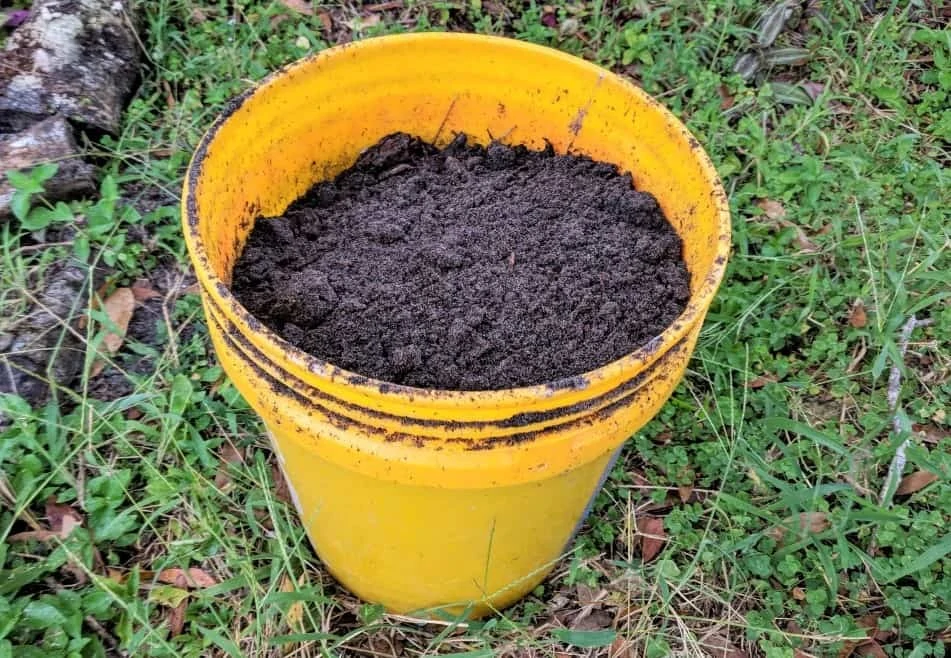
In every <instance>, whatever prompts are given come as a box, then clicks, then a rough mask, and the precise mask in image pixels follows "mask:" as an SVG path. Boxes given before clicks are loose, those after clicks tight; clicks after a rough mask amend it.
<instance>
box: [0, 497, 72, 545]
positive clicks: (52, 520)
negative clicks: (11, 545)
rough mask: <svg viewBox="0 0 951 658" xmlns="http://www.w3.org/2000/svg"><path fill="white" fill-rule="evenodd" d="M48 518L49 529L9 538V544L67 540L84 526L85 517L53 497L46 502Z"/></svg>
mask: <svg viewBox="0 0 951 658" xmlns="http://www.w3.org/2000/svg"><path fill="white" fill-rule="evenodd" d="M46 518H47V521H48V526H49V529H44V528H39V529H36V530H28V531H26V532H18V533H16V534H13V535H10V536H9V537H7V541H9V542H20V541H44V542H45V541H51V540H53V539H61V540H62V539H66V538H67V537H69V536H70V535H71V534H72V533H73V530H75V529H76V528H78V527H80V526H82V524H83V516H82V514H80V513H79V512H77V511H76V510H75V509H73V508H72V507H70V506H69V505H62V504H60V503H57V502H56V499H55V498H54V497H52V496H50V498H49V499H48V500H47V501H46Z"/></svg>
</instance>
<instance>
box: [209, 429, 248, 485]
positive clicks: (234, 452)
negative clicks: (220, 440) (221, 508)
mask: <svg viewBox="0 0 951 658" xmlns="http://www.w3.org/2000/svg"><path fill="white" fill-rule="evenodd" d="M219 457H220V458H221V465H220V466H218V472H217V473H215V486H216V487H217V488H218V489H224V488H225V487H227V486H228V485H229V484H231V475H230V474H229V473H228V465H229V464H243V463H244V451H243V450H238V449H237V448H236V447H234V444H233V443H231V442H230V441H228V442H226V443H225V444H224V445H222V446H221V449H220V450H219Z"/></svg>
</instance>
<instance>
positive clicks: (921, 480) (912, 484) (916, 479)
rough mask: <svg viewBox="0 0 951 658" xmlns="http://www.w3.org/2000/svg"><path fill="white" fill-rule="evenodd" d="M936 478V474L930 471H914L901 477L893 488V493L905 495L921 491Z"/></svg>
mask: <svg viewBox="0 0 951 658" xmlns="http://www.w3.org/2000/svg"><path fill="white" fill-rule="evenodd" d="M937 479H938V476H937V475H935V474H934V473H932V472H931V471H915V472H914V473H911V474H909V475H906V476H905V477H903V478H902V479H901V482H900V483H899V484H898V488H897V489H895V495H896V496H907V495H908V494H913V493H915V492H916V491H921V490H922V489H924V488H925V487H927V486H928V485H929V484H931V483H932V482H934V481H935V480H937Z"/></svg>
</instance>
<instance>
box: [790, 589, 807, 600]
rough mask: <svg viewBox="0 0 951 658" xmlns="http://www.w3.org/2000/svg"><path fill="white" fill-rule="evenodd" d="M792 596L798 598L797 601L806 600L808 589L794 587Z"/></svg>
mask: <svg viewBox="0 0 951 658" xmlns="http://www.w3.org/2000/svg"><path fill="white" fill-rule="evenodd" d="M792 597H793V598H794V599H796V600H797V601H805V600H806V590H804V589H803V588H801V587H793V588H792Z"/></svg>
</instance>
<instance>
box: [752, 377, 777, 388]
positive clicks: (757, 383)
mask: <svg viewBox="0 0 951 658" xmlns="http://www.w3.org/2000/svg"><path fill="white" fill-rule="evenodd" d="M778 381H779V380H778V379H776V377H774V376H773V375H759V376H758V377H754V378H753V379H751V380H749V381H748V382H746V388H753V389H756V388H763V387H764V386H766V385H767V384H775V383H776V382H778Z"/></svg>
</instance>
